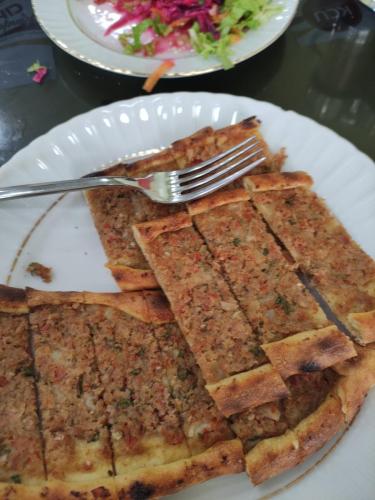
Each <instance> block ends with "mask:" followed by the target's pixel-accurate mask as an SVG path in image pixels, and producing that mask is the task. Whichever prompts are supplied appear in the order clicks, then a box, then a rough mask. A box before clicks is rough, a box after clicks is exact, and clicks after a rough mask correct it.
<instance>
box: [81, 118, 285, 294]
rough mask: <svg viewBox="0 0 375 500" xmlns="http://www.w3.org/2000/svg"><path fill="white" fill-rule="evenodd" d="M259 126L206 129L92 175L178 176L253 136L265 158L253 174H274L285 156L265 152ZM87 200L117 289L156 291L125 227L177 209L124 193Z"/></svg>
mask: <svg viewBox="0 0 375 500" xmlns="http://www.w3.org/2000/svg"><path fill="white" fill-rule="evenodd" d="M259 125H260V122H259V121H258V120H257V119H256V118H255V117H252V118H248V119H246V120H243V121H242V122H241V123H238V124H236V125H232V126H229V127H225V128H223V129H221V130H217V131H213V130H212V129H211V128H210V127H206V128H205V129H202V130H200V131H198V132H197V133H195V134H193V135H192V136H190V137H187V138H185V139H182V140H179V141H176V142H175V143H173V144H172V146H171V147H170V148H168V149H166V150H164V151H161V152H160V153H158V154H156V155H154V156H152V157H150V158H146V159H144V160H139V161H137V162H135V163H133V164H129V165H117V166H115V167H111V168H110V169H107V170H105V171H102V172H98V173H97V175H98V174H100V175H120V176H121V175H126V176H142V175H147V174H149V173H151V172H155V171H158V170H159V171H160V170H161V171H169V170H178V169H181V168H185V167H188V166H189V165H194V164H196V163H199V162H201V161H204V160H207V159H209V158H212V157H213V156H215V155H216V154H218V153H220V152H223V151H225V150H226V149H228V148H230V147H232V146H234V145H235V144H238V143H240V142H242V141H243V140H245V139H246V138H248V137H251V136H256V138H257V141H258V143H259V147H262V150H263V154H264V156H266V162H265V163H264V164H262V165H260V166H258V167H257V168H256V169H255V170H254V173H255V172H258V173H260V172H268V171H276V170H277V171H278V170H280V168H281V166H282V163H283V161H284V158H285V154H284V152H283V151H281V152H279V153H277V154H276V155H273V154H272V153H271V152H270V151H269V148H268V146H267V144H266V143H265V142H264V139H263V138H262V135H261V133H260V130H259ZM87 200H88V204H89V206H90V210H91V213H92V216H93V219H94V222H95V225H96V228H97V231H98V233H99V236H100V238H101V241H102V244H103V247H104V250H105V252H106V254H107V257H108V259H109V262H108V264H107V267H108V268H109V269H110V270H111V272H112V274H113V277H114V278H115V280H116V281H117V283H118V285H119V287H120V288H121V289H123V290H140V289H150V288H157V283H156V280H155V278H153V276H152V273H151V272H150V271H148V272H147V263H146V261H145V259H144V257H143V255H142V252H141V251H140V249H139V248H138V246H137V245H136V243H135V241H134V238H133V235H132V233H131V225H132V224H137V223H140V222H144V221H146V220H152V219H157V218H160V217H164V216H167V215H169V214H172V213H175V212H177V211H179V210H180V208H178V207H177V206H173V205H169V206H168V205H161V204H158V203H154V202H152V201H150V200H148V199H147V198H146V197H145V196H144V195H142V194H141V193H139V192H137V191H134V190H131V189H129V188H110V189H100V190H92V191H89V192H88V193H87ZM132 269H133V270H134V272H132Z"/></svg>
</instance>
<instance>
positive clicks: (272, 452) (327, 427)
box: [245, 394, 345, 485]
mask: <svg viewBox="0 0 375 500" xmlns="http://www.w3.org/2000/svg"><path fill="white" fill-rule="evenodd" d="M344 426H345V423H344V415H343V413H342V411H341V402H340V399H339V398H338V397H337V396H336V395H335V394H329V395H328V396H327V398H326V400H325V401H324V402H323V403H322V404H321V405H320V406H319V407H318V409H317V410H316V411H314V412H313V413H312V414H311V415H309V416H308V417H306V418H305V419H303V420H302V421H301V422H300V423H299V424H298V425H297V426H296V427H295V428H294V429H292V430H288V431H287V432H286V433H284V434H283V435H281V436H276V437H272V438H268V439H265V440H263V441H261V442H260V443H259V444H257V445H256V446H255V447H254V448H253V449H252V450H251V451H250V452H249V453H247V455H246V458H245V460H246V470H247V473H248V474H249V476H250V478H251V480H252V482H253V483H254V484H255V485H257V484H260V483H262V482H264V481H266V480H268V479H270V478H272V477H274V476H276V475H278V474H281V473H282V472H285V471H286V470H288V469H291V468H292V467H295V466H296V465H298V464H299V463H301V462H302V461H303V460H305V459H306V458H307V457H308V456H310V455H312V454H313V453H315V452H316V451H318V450H319V449H320V448H322V447H323V446H324V445H325V444H326V443H327V442H328V441H329V440H330V439H331V438H333V437H334V436H335V435H336V434H337V433H338V432H340V431H341V430H343V429H344Z"/></svg>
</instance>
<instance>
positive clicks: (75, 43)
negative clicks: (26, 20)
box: [32, 0, 298, 77]
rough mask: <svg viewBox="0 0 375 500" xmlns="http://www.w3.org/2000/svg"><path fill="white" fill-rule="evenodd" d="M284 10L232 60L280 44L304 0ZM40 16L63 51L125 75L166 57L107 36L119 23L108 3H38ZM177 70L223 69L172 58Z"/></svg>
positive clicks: (284, 1) (174, 73) (284, 0)
mask: <svg viewBox="0 0 375 500" xmlns="http://www.w3.org/2000/svg"><path fill="white" fill-rule="evenodd" d="M274 3H275V5H276V6H278V7H279V8H280V11H279V12H278V13H277V14H275V15H274V16H272V17H271V18H270V19H269V20H268V21H267V22H266V23H264V24H263V25H262V26H261V27H260V28H258V29H256V30H251V31H249V33H248V34H247V35H246V36H245V37H244V38H243V40H241V41H240V42H239V43H237V44H235V45H234V46H233V56H232V60H233V62H234V63H239V62H241V61H244V60H245V59H248V58H249V57H251V56H253V55H255V54H257V53H258V52H260V51H262V50H264V49H265V48H266V47H268V46H269V45H271V44H272V43H273V42H274V41H275V40H277V39H278V38H279V37H280V36H281V35H282V34H283V33H284V31H285V30H286V29H287V27H288V26H289V24H290V23H291V21H292V19H293V17H294V14H295V12H296V9H297V6H298V0H274ZM32 5H33V8H34V12H35V15H36V17H37V19H38V21H39V23H40V25H41V27H42V29H43V30H44V31H45V32H46V34H47V35H48V36H49V38H51V40H52V41H53V42H55V43H56V44H57V45H58V46H59V47H60V48H62V49H63V50H65V51H66V52H68V53H69V54H71V55H72V56H74V57H77V58H78V59H81V60H82V61H85V62H87V63H89V64H92V65H93V66H97V67H99V68H102V69H106V70H109V71H114V72H115V73H121V74H124V75H134V76H142V77H144V76H148V75H149V74H150V73H152V71H153V70H154V69H156V68H157V67H158V66H159V64H160V62H161V59H162V57H160V56H158V57H152V58H145V57H140V56H128V55H125V54H124V53H123V51H122V50H121V47H120V44H119V43H118V42H117V41H116V33H113V35H112V36H111V37H104V31H105V29H106V28H107V27H108V25H109V24H111V21H113V20H114V19H115V14H114V13H113V11H111V10H110V8H109V7H108V6H107V5H106V4H103V5H100V6H95V5H94V2H93V0H59V1H51V0H32ZM169 56H170V57H173V59H174V60H175V66H174V67H173V68H172V69H171V70H170V71H169V72H168V73H167V74H166V75H165V76H166V77H178V76H193V75H199V74H202V73H209V72H211V71H216V70H218V69H221V68H222V65H221V63H220V62H219V61H218V60H217V59H216V58H214V57H210V58H208V59H204V58H203V57H201V56H197V55H194V54H193V53H189V54H186V53H185V54H181V53H180V54H169Z"/></svg>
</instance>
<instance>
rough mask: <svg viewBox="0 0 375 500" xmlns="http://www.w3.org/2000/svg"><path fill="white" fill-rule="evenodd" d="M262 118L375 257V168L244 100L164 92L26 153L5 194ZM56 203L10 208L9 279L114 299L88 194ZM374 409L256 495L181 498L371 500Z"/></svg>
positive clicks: (370, 403) (2, 260)
mask: <svg viewBox="0 0 375 500" xmlns="http://www.w3.org/2000/svg"><path fill="white" fill-rule="evenodd" d="M254 114H255V115H257V116H258V117H259V118H261V120H262V122H263V125H262V131H263V133H264V136H265V138H266V140H267V141H268V143H269V144H270V146H271V148H272V149H273V150H277V149H278V148H280V147H281V146H286V148H287V151H288V155H289V157H288V160H287V164H286V169H287V170H290V171H292V170H298V169H305V170H307V171H308V172H309V173H310V174H311V175H312V176H313V178H314V179H315V189H316V190H317V192H318V193H319V194H320V195H322V196H324V197H325V198H326V199H327V201H328V204H329V206H330V207H331V208H332V209H333V211H334V212H335V213H336V214H337V215H338V216H339V217H340V219H341V220H342V221H343V222H344V224H345V226H346V227H347V228H348V230H349V231H350V233H351V234H352V236H353V237H354V238H355V239H356V240H357V241H358V242H359V243H360V244H361V245H362V246H363V248H364V249H365V250H366V251H367V252H368V253H369V254H370V255H371V256H372V257H375V168H374V164H373V162H372V161H371V160H370V159H369V158H368V157H367V156H365V155H364V154H362V153H360V152H359V151H358V150H357V149H356V148H355V147H354V146H352V145H351V144H350V143H348V142H347V141H345V140H344V139H342V138H341V137H339V136H337V135H336V134H335V133H334V132H332V131H330V130H328V129H326V128H324V127H322V126H320V125H318V124H317V123H315V122H313V121H312V120H310V119H308V118H305V117H302V116H300V115H297V114H296V113H294V112H292V111H283V110H282V109H280V108H278V107H276V106H274V105H271V104H268V103H265V102H259V101H255V100H252V99H248V98H243V97H234V96H230V95H221V94H206V93H176V94H162V95H155V96H149V97H144V98H136V99H133V100H130V101H124V102H118V103H115V104H112V105H110V106H107V107H103V108H99V109H96V110H93V111H91V112H89V113H86V114H84V115H80V116H77V117H76V118H74V119H72V120H70V121H68V122H67V123H64V124H62V125H60V126H58V127H56V128H54V129H52V130H51V131H50V132H49V133H48V134H46V135H44V136H42V137H40V138H39V139H37V140H35V141H34V142H32V143H31V144H30V145H29V146H28V147H26V148H25V149H23V150H22V151H20V152H19V153H17V154H16V155H15V156H14V157H13V158H12V159H11V160H10V161H9V162H8V163H7V164H6V165H5V166H3V167H2V168H1V169H0V185H2V186H6V185H12V184H21V183H28V182H38V181H45V182H46V181H51V180H59V179H68V178H74V177H79V176H82V175H84V174H87V173H88V172H91V171H93V170H97V169H101V168H103V167H104V166H106V165H109V164H112V163H115V162H117V161H119V160H120V159H122V160H124V159H125V160H130V159H134V158H138V157H140V156H144V155H146V154H149V153H151V152H155V151H157V150H159V149H161V148H163V147H166V146H168V145H169V144H170V143H171V142H172V141H173V140H175V139H177V138H181V137H184V136H186V135H188V134H190V133H192V132H194V131H196V130H197V129H199V128H201V127H204V126H207V125H212V126H213V127H222V126H226V125H229V124H231V123H235V122H238V121H239V120H241V119H243V118H246V117H248V116H251V115H254ZM56 200H58V197H57V196H48V197H40V198H34V199H25V200H15V201H13V202H1V203H0V235H1V246H0V282H2V283H4V282H8V283H9V284H11V285H15V286H21V287H24V286H32V287H35V288H41V289H47V290H82V289H86V290H91V291H114V290H116V285H115V284H114V282H113V280H112V277H111V275H110V273H109V272H108V271H107V270H106V269H105V268H104V263H105V261H106V258H105V255H104V253H103V250H102V248H101V245H100V242H99V238H98V236H97V234H96V231H95V228H94V226H93V223H92V221H91V218H90V215H89V212H88V209H87V207H86V205H85V202H84V199H83V196H82V194H79V193H71V194H69V195H67V196H65V197H64V198H62V199H61V200H60V201H58V202H56ZM51 205H52V208H51ZM31 261H38V262H41V263H43V264H45V265H47V266H52V267H53V269H54V281H53V282H52V283H51V284H50V285H46V284H45V283H43V282H41V281H38V279H37V278H32V277H31V276H29V275H28V274H27V273H26V272H25V268H26V267H27V265H28V264H29V263H30V262H31ZM374 412H375V394H370V396H369V397H368V399H367V401H366V404H365V405H364V408H363V409H362V411H361V412H360V414H359V416H358V417H357V419H356V420H355V422H354V424H353V425H352V428H351V429H350V431H349V432H347V433H345V434H344V435H343V436H342V437H341V440H339V442H338V443H336V440H334V441H333V442H331V443H329V444H328V445H327V446H326V447H325V448H324V449H323V450H322V451H321V452H319V453H318V454H316V455H314V456H313V457H312V458H311V459H310V460H309V461H308V462H307V463H306V464H304V465H302V466H300V467H298V468H296V469H294V470H293V471H290V472H288V473H286V474H284V475H283V476H281V477H280V478H277V479H275V480H271V481H269V482H268V483H266V484H265V485H263V486H260V487H257V488H253V487H252V486H250V484H249V482H248V480H247V478H246V476H245V474H242V475H240V476H233V477H227V478H220V479H217V480H213V481H210V482H208V483H206V484H204V485H200V486H197V487H194V488H193V489H192V490H187V491H186V492H183V493H181V494H180V495H178V498H181V499H188V498H195V499H201V500H203V499H204V500H212V499H213V498H215V500H227V499H228V498H231V497H232V498H238V499H242V500H255V499H259V498H262V497H263V496H264V495H269V494H272V493H273V492H276V491H278V492H279V496H278V498H285V499H288V500H290V499H292V500H300V499H301V498H303V499H304V500H310V499H311V500H313V499H314V500H316V498H321V499H327V500H328V499H329V500H334V499H340V500H352V499H353V498H355V499H356V500H370V499H372V498H374V491H375V474H374V470H375V433H374V424H373V422H374V417H373V416H374ZM333 446H335V449H334V451H331V448H332V447H333ZM322 457H325V458H324V459H323V460H322V461H321V459H322ZM318 464H319V465H318ZM298 478H301V479H302V478H303V480H300V481H297V479H298ZM280 489H281V490H280ZM267 498H268V497H267Z"/></svg>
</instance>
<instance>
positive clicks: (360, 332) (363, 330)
mask: <svg viewBox="0 0 375 500" xmlns="http://www.w3.org/2000/svg"><path fill="white" fill-rule="evenodd" d="M348 321H349V323H350V325H351V327H352V330H351V331H352V334H353V336H355V339H356V340H357V342H358V343H359V344H361V345H366V344H370V343H371V342H375V311H369V312H363V313H351V314H348Z"/></svg>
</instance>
